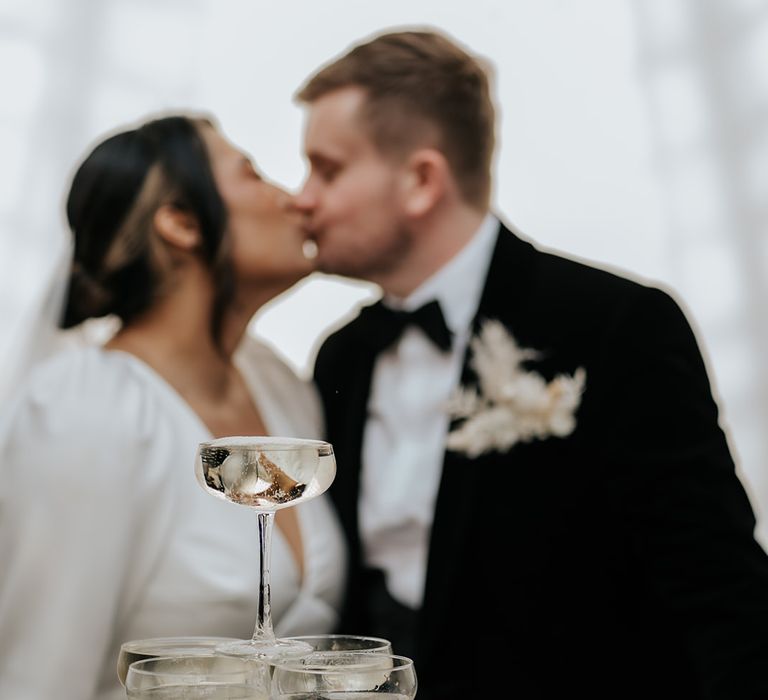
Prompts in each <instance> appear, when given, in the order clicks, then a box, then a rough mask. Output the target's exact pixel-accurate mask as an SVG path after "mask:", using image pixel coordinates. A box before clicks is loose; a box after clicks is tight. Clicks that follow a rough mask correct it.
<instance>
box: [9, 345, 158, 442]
mask: <svg viewBox="0 0 768 700" xmlns="http://www.w3.org/2000/svg"><path fill="white" fill-rule="evenodd" d="M145 394H146V390H145V389H144V388H143V387H142V382H141V379H140V377H138V376H137V374H136V372H135V370H134V369H133V368H132V367H131V362H130V360H129V358H127V357H124V356H122V355H121V354H119V353H114V352H110V351H106V350H104V349H102V348H101V347H96V346H93V347H78V348H67V349H65V350H61V351H60V352H58V353H57V354H55V355H53V356H51V357H49V358H47V359H46V360H43V361H42V362H40V363H39V364H37V365H36V366H35V367H33V368H32V369H31V371H30V373H29V375H28V377H27V378H26V380H25V382H24V384H23V385H22V386H20V387H19V388H18V390H17V391H16V393H15V394H14V396H13V397H12V398H11V400H10V401H9V403H8V405H7V406H6V408H5V409H4V411H3V414H4V416H5V419H6V420H7V421H11V422H12V423H14V424H15V425H16V426H17V427H18V426H26V427H28V428H30V429H34V430H37V431H42V432H43V433H44V434H51V435H61V434H64V433H71V434H79V435H99V434H110V435H113V434H114V435H118V434H121V433H122V434H125V432H126V429H128V430H130V429H131V428H132V427H134V426H133V424H134V423H136V424H138V423H139V422H140V421H142V420H143V419H142V410H143V409H142V406H145V407H146V400H144V399H143V398H142V397H143V396H144V395H145Z"/></svg>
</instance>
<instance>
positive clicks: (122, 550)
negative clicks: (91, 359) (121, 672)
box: [0, 357, 174, 700]
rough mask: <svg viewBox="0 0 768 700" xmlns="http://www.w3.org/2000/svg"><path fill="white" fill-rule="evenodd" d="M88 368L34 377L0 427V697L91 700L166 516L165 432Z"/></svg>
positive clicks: (114, 381)
mask: <svg viewBox="0 0 768 700" xmlns="http://www.w3.org/2000/svg"><path fill="white" fill-rule="evenodd" d="M73 359H74V362H73V361H72V360H73ZM84 359H85V358H83V357H80V358H72V357H68V358H66V359H65V360H64V361H62V362H59V363H54V364H52V365H49V366H48V367H47V368H46V371H45V372H43V373H41V374H38V375H36V377H35V379H34V381H33V384H32V385H31V386H30V388H29V390H28V391H26V392H25V393H24V395H22V396H21V397H19V398H18V399H17V402H16V404H15V406H14V408H13V410H12V411H11V412H10V413H9V414H8V416H9V417H8V419H7V420H6V422H5V423H4V424H3V426H2V428H0V430H2V437H0V474H1V475H2V476H1V481H0V483H1V484H2V491H0V562H1V564H0V566H2V570H1V571H0V630H1V631H2V633H1V634H0V697H2V698H14V700H43V699H45V700H51V699H53V698H56V700H83V699H84V698H90V697H92V696H93V694H94V692H95V687H96V684H97V682H98V677H99V673H100V669H101V667H102V664H103V658H102V657H103V655H104V653H105V649H107V648H108V646H109V641H110V638H111V636H112V633H113V627H114V625H115V621H116V620H117V619H119V618H120V616H122V615H125V614H127V611H128V610H129V609H130V606H131V604H132V600H133V598H134V597H135V596H137V595H139V591H140V590H141V584H142V581H143V580H144V579H145V578H146V577H147V575H148V574H149V572H150V571H151V570H152V568H153V566H154V563H155V562H156V560H157V559H158V557H159V556H160V554H161V549H162V546H163V544H162V543H163V542H164V541H165V540H166V537H165V536H164V532H165V531H166V530H167V528H168V526H169V523H170V521H171V518H172V512H173V504H174V493H173V491H172V490H170V489H169V488H167V486H168V484H167V483H166V482H165V477H166V474H167V469H166V464H167V461H168V460H172V459H174V453H173V449H172V446H173V437H172V435H173V428H172V426H169V425H164V424H163V414H162V412H161V411H158V410H157V407H156V406H154V405H152V403H151V402H150V403H147V402H146V401H145V398H146V397H145V396H144V395H143V394H141V393H136V392H131V390H130V386H131V385H130V384H129V383H125V382H122V381H121V376H120V375H119V374H117V375H116V374H113V373H110V372H97V371H93V372H91V370H94V369H96V368H95V367H93V366H92V365H91V364H90V363H88V362H87V361H84ZM164 428H168V430H167V431H166V430H164Z"/></svg>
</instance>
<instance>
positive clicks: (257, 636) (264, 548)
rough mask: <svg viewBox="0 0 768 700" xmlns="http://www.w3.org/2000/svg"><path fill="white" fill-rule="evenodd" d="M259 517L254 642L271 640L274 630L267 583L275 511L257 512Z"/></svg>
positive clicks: (269, 589) (272, 639)
mask: <svg viewBox="0 0 768 700" xmlns="http://www.w3.org/2000/svg"><path fill="white" fill-rule="evenodd" d="M256 515H257V516H258V518H259V561H260V562H261V575H260V576H259V608H258V612H257V615H256V628H255V629H254V630H253V641H254V642H272V641H274V639H275V632H274V630H273V629H272V589H271V588H270V584H269V561H270V555H271V553H272V528H273V526H274V524H275V512H274V511H266V512H261V511H259V512H257V513H256Z"/></svg>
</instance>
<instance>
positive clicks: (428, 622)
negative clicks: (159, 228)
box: [315, 226, 768, 700]
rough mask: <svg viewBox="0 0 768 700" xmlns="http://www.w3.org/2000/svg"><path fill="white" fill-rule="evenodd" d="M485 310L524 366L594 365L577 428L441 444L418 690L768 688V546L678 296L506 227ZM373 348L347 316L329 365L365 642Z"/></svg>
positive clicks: (563, 368)
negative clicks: (365, 452) (492, 446)
mask: <svg viewBox="0 0 768 700" xmlns="http://www.w3.org/2000/svg"><path fill="white" fill-rule="evenodd" d="M486 318H488V319H499V320H500V321H502V322H503V323H504V324H505V326H506V327H507V329H508V330H509V331H510V333H512V335H513V336H514V337H515V338H516V340H517V341H518V343H519V344H520V345H522V346H523V347H527V348H533V349H535V350H537V351H539V352H540V353H541V355H540V357H539V359H538V360H536V361H531V362H529V363H528V368H529V369H530V370H531V371H536V372H539V373H540V374H541V375H543V376H544V377H545V378H546V379H547V380H549V379H552V378H553V377H554V376H555V375H557V374H559V373H568V374H571V373H573V372H574V371H575V370H576V369H577V368H578V367H584V368H585V370H586V384H585V390H584V393H583V395H582V400H581V404H580V407H579V409H578V411H577V414H576V419H577V425H576V428H575V430H574V431H573V432H572V433H571V434H570V435H569V436H567V437H565V438H556V437H553V438H548V439H544V440H534V441H531V442H528V443H518V444H516V445H515V446H514V447H513V448H512V449H510V450H509V451H507V452H503V453H499V452H491V453H486V454H484V455H481V456H480V457H478V458H475V459H470V458H468V457H467V456H465V455H463V454H457V453H454V452H446V455H445V460H444V465H443V472H442V480H441V483H440V488H439V494H438V498H437V503H436V508H435V514H434V525H433V529H432V535H431V541H430V551H429V563H428V571H427V578H426V584H425V595H424V604H423V607H422V609H421V610H420V612H419V631H418V636H417V649H418V651H417V653H416V654H415V657H416V669H417V673H418V676H419V682H420V685H419V693H418V697H419V700H450V699H452V698H457V699H458V698H462V699H466V698H497V697H498V698H502V697H504V698H520V699H523V700H528V699H537V698H546V699H547V700H549V699H552V700H555V699H557V700H563V699H564V698H567V697H572V696H575V695H576V694H578V695H584V696H585V697H589V698H590V699H591V700H599V699H603V698H605V699H608V698H610V699H611V700H618V699H622V700H627V699H633V698H637V699H638V700H639V699H640V698H642V700H651V699H654V700H659V699H665V698H669V699H670V700H672V699H674V700H688V699H693V698H696V699H704V698H718V699H722V700H738V699H744V698H763V699H764V700H765V699H768V557H766V554H765V552H764V551H763V549H762V548H761V547H760V546H759V545H758V544H757V543H756V541H755V540H754V538H753V530H754V525H755V521H754V516H753V512H752V510H751V507H750V503H749V501H748V498H747V496H746V494H745V491H744V489H743V487H742V484H741V483H740V481H739V479H738V478H737V476H736V474H735V470H734V464H733V461H732V458H731V455H730V453H729V448H728V445H727V441H726V438H725V435H724V433H723V431H722V430H721V428H720V427H719V425H718V410H717V406H716V403H715V401H714V400H713V397H712V392H711V389H710V383H709V380H708V377H707V373H706V370H705V365H704V362H703V360H702V356H701V353H700V351H699V349H698V346H697V343H696V340H695V337H694V334H693V332H692V330H691V327H690V325H689V323H688V322H687V320H686V318H685V316H684V314H683V313H682V312H681V310H680V308H679V307H678V305H677V304H676V303H675V302H674V301H673V300H672V298H671V297H670V296H669V295H668V294H666V293H664V292H663V291H661V290H659V289H656V288H652V287H648V286H645V285H642V284H640V283H637V282H634V281H630V280H628V279H625V278H623V277H620V276H617V275H614V274H612V273H609V272H607V271H603V270H599V269H596V268H594V267H590V266H587V265H584V264H581V263H579V262H576V261H573V260H569V259H566V258H564V257H561V256H557V255H553V254H550V253H546V252H543V251H541V250H538V249H537V248H536V247H534V246H533V245H532V244H530V243H529V242H526V241H524V240H522V239H520V238H519V237H517V236H515V235H514V234H512V233H511V232H510V231H508V230H507V229H506V228H505V227H504V226H502V228H501V231H500V234H499V237H498V241H497V244H496V248H495V251H494V254H493V259H492V263H491V267H490V270H489V274H488V278H487V281H486V284H485V288H484V292H483V295H482V299H481V302H480V306H479V309H478V313H477V318H476V319H475V325H476V326H477V325H478V324H479V323H480V322H481V321H482V320H483V319H486ZM365 348H366V345H365V343H364V342H362V338H361V337H360V330H359V329H358V328H357V327H356V324H355V321H354V320H353V321H352V322H351V323H350V324H349V325H347V326H345V327H343V328H342V329H340V330H338V331H337V332H336V333H334V334H333V335H331V336H330V337H329V338H328V339H327V340H326V341H325V342H324V344H323V345H322V347H321V349H320V351H319V353H318V356H317V360H316V365H315V379H316V381H317V384H318V387H319V389H320V392H321V395H322V397H323V403H324V407H325V412H326V421H327V437H328V440H329V441H330V442H332V443H333V445H334V448H335V451H336V456H337V463H338V471H337V476H336V480H335V482H334V484H333V485H332V486H331V489H330V493H331V496H332V498H333V500H334V502H335V504H336V506H337V509H338V512H339V514H340V516H341V519H342V522H343V525H344V527H345V530H346V532H347V535H348V538H349V544H350V551H351V559H352V566H351V569H350V577H349V591H348V601H347V609H346V612H345V615H344V618H343V620H342V623H341V626H340V631H342V632H356V633H365V632H366V627H365V619H364V618H363V617H361V616H360V613H359V603H360V601H359V598H358V595H357V594H358V592H359V591H358V582H359V576H360V574H361V568H360V542H359V536H358V523H357V497H358V486H359V475H360V454H361V452H360V451H361V442H362V434H363V427H364V423H365V420H366V405H367V401H368V392H369V386H370V379H371V370H372V367H373V362H374V359H375V358H373V357H372V356H370V353H368V352H367V351H366V349H365ZM473 379H474V377H473V375H472V371H471V369H470V367H469V366H468V364H467V362H466V359H465V367H464V372H463V377H462V380H463V382H465V383H471V382H472V381H473ZM415 478H418V475H416V477H415ZM395 651H397V650H395Z"/></svg>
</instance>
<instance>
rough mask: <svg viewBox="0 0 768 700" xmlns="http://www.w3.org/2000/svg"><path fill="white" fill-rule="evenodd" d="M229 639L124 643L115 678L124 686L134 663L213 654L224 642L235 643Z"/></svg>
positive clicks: (142, 640)
mask: <svg viewBox="0 0 768 700" xmlns="http://www.w3.org/2000/svg"><path fill="white" fill-rule="evenodd" d="M235 641H237V640H236V639H233V638H231V637H155V638H153V639H133V640H131V641H129V642H124V643H123V644H122V646H121V647H120V654H119V655H118V657H117V677H118V678H119V679H120V683H121V684H122V685H125V676H126V674H127V673H128V667H129V666H130V665H131V664H132V663H133V662H134V661H141V660H142V659H152V658H155V657H157V656H201V655H206V654H213V653H214V651H215V650H216V647H217V646H218V645H220V644H223V643H225V642H235Z"/></svg>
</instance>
